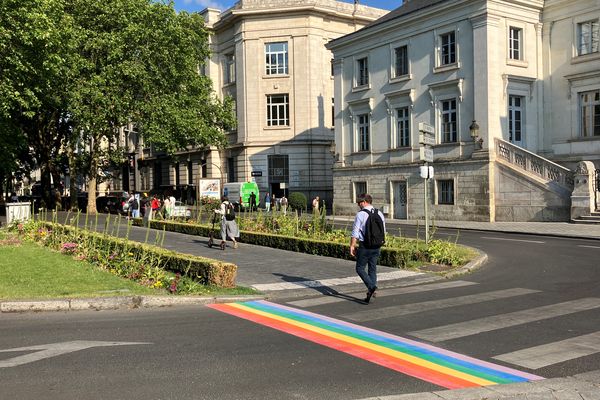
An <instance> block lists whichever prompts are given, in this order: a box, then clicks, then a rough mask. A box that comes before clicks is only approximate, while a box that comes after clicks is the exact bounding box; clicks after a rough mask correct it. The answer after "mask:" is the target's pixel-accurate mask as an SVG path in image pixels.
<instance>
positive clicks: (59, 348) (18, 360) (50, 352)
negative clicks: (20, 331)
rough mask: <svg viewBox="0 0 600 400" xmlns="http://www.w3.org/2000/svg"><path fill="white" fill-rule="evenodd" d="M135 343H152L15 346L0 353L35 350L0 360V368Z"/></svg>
mask: <svg viewBox="0 0 600 400" xmlns="http://www.w3.org/2000/svg"><path fill="white" fill-rule="evenodd" d="M135 344H152V343H146V342H97V341H87V340H75V341H72V342H62V343H50V344H42V345H38V346H29V347H17V348H14V349H6V350H0V353H7V352H16V351H36V352H35V353H30V354H25V355H22V356H17V357H13V358H9V359H8V360H0V368H10V367H16V366H18V365H23V364H28V363H31V362H34V361H39V360H43V359H44V358H50V357H56V356H60V355H61V354H67V353H72V352H74V351H79V350H85V349H89V348H92V347H108V346H130V345H135Z"/></svg>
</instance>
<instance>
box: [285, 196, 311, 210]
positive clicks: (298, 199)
mask: <svg viewBox="0 0 600 400" xmlns="http://www.w3.org/2000/svg"><path fill="white" fill-rule="evenodd" d="M307 203H308V200H306V196H305V195H304V193H302V192H293V193H290V197H289V199H288V205H289V206H290V208H291V209H292V210H301V211H306V204H307Z"/></svg>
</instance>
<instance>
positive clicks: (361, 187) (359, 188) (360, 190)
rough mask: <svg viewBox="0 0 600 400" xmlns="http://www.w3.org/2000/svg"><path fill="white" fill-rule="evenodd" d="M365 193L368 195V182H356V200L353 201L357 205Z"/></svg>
mask: <svg viewBox="0 0 600 400" xmlns="http://www.w3.org/2000/svg"><path fill="white" fill-rule="evenodd" d="M364 193H368V192H367V182H354V199H353V200H352V201H353V202H354V203H356V199H357V198H358V196H360V195H361V194H364Z"/></svg>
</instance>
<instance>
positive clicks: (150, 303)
mask: <svg viewBox="0 0 600 400" xmlns="http://www.w3.org/2000/svg"><path fill="white" fill-rule="evenodd" d="M265 298H266V297H265V296H222V297H191V296H189V297H175V296H173V297H170V296H119V297H96V298H88V299H64V300H62V299H61V300H33V301H3V302H0V313H23V312H42V311H84V310H95V311H100V310H118V309H136V308H158V307H172V306H178V305H183V306H186V305H206V304H214V303H229V302H237V301H252V300H263V299H265Z"/></svg>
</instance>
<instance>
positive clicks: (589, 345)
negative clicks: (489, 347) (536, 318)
mask: <svg viewBox="0 0 600 400" xmlns="http://www.w3.org/2000/svg"><path fill="white" fill-rule="evenodd" d="M598 352H600V332H595V333H591V334H589V335H582V336H577V337H574V338H571V339H566V340H561V341H558V342H554V343H547V344H543V345H541V346H535V347H530V348H528V349H523V350H518V351H513V352H512V353H506V354H501V355H499V356H495V357H493V358H495V359H497V360H500V361H505V362H508V363H511V364H515V365H520V366H523V367H525V368H530V369H538V368H542V367H546V366H548V365H553V364H558V363H560V362H563V361H568V360H572V359H575V358H579V357H584V356H589V355H590V354H595V353H598Z"/></svg>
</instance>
